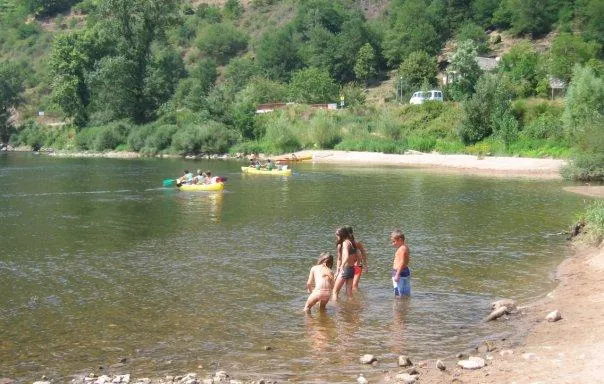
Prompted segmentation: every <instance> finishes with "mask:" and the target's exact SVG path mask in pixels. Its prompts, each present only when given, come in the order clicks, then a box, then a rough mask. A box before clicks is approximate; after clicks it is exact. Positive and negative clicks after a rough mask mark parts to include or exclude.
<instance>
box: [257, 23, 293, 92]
mask: <svg viewBox="0 0 604 384" xmlns="http://www.w3.org/2000/svg"><path fill="white" fill-rule="evenodd" d="M255 51H256V61H257V62H258V65H259V66H260V68H262V69H263V70H264V71H265V73H266V75H267V76H268V77H269V78H270V79H273V80H278V81H288V80H289V78H290V76H291V72H293V71H295V70H297V69H299V68H301V67H302V60H301V57H300V55H299V53H298V43H297V42H296V40H295V38H294V30H293V28H292V26H285V27H282V28H279V29H278V30H277V31H269V32H266V33H265V34H264V35H263V36H262V37H261V38H260V41H259V43H258V46H257V47H256V50H255Z"/></svg>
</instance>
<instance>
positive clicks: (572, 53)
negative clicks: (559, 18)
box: [547, 33, 598, 83]
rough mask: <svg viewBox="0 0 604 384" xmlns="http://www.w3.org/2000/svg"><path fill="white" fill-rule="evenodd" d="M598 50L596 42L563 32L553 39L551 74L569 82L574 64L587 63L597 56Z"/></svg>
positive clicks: (550, 58)
mask: <svg viewBox="0 0 604 384" xmlns="http://www.w3.org/2000/svg"><path fill="white" fill-rule="evenodd" d="M597 52H598V47H597V44H596V43H595V42H585V41H584V40H583V39H582V38H581V36H577V35H571V34H569V33H561V34H560V35H558V36H556V38H555V39H554V40H553V41H552V46H551V48H550V51H549V57H548V65H547V67H548V70H549V74H550V75H553V76H556V77H558V78H560V79H562V80H564V81H566V82H567V83H568V82H569V81H570V77H571V72H572V70H573V67H574V65H575V64H585V63H587V62H588V61H589V60H590V59H593V58H595V56H596V53H597Z"/></svg>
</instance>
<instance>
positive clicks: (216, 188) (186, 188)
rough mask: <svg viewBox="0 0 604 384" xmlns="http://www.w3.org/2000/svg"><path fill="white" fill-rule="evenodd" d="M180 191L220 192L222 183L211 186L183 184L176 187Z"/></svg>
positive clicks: (222, 186) (222, 187)
mask: <svg viewBox="0 0 604 384" xmlns="http://www.w3.org/2000/svg"><path fill="white" fill-rule="evenodd" d="M178 189H180V190H181V191H222V190H223V189H224V183H212V184H183V185H181V186H179V187H178Z"/></svg>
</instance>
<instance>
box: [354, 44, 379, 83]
mask: <svg viewBox="0 0 604 384" xmlns="http://www.w3.org/2000/svg"><path fill="white" fill-rule="evenodd" d="M376 66H377V62H376V57H375V51H374V50H373V47H372V46H371V44H369V43H366V44H365V45H363V46H362V47H361V49H359V53H358V55H357V62H356V64H355V65H354V74H355V75H356V77H357V79H360V80H363V81H364V82H367V81H368V80H369V79H371V78H373V77H374V76H375V74H376Z"/></svg>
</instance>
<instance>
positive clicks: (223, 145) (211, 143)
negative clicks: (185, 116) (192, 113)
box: [168, 120, 237, 155]
mask: <svg viewBox="0 0 604 384" xmlns="http://www.w3.org/2000/svg"><path fill="white" fill-rule="evenodd" d="M168 129H169V128H168ZM236 141H237V135H236V134H235V133H234V132H233V131H231V130H229V129H228V128H227V126H225V125H224V124H222V123H220V122H217V121H212V120H210V121H206V122H204V123H202V124H188V125H185V126H184V127H181V128H179V129H178V131H177V132H176V133H174V135H173V136H172V149H173V150H174V151H175V152H176V153H179V154H181V155H190V154H195V155H196V154H199V153H210V154H213V153H227V152H228V150H229V148H230V146H231V145H233V144H234V143H235V142H236Z"/></svg>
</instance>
